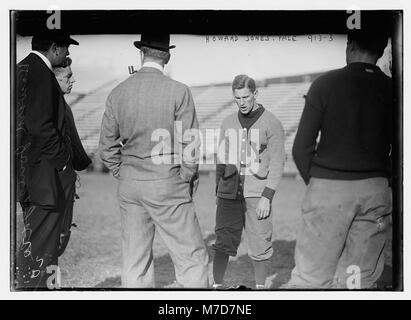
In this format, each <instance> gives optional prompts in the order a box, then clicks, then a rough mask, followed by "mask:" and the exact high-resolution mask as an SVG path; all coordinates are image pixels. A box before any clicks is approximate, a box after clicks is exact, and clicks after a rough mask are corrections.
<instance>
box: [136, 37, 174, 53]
mask: <svg viewBox="0 0 411 320" xmlns="http://www.w3.org/2000/svg"><path fill="white" fill-rule="evenodd" d="M134 46H135V47H136V48H138V49H141V47H149V48H153V49H157V50H161V51H166V52H169V50H170V49H173V48H175V47H176V46H170V35H169V34H142V35H141V40H140V41H134Z"/></svg>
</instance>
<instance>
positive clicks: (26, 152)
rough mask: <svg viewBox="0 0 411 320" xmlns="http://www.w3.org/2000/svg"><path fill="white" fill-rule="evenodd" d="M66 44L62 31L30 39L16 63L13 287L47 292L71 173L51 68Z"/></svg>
mask: <svg viewBox="0 0 411 320" xmlns="http://www.w3.org/2000/svg"><path fill="white" fill-rule="evenodd" d="M70 44H74V45H78V42H77V41H75V40H73V39H71V38H70V36H69V35H67V34H65V33H63V32H62V31H61V30H53V31H47V32H43V33H41V34H38V35H35V36H34V37H33V39H32V50H33V51H32V52H31V53H30V54H29V55H28V56H27V57H26V58H24V59H23V60H22V61H21V62H20V63H18V65H17V70H16V75H17V97H16V98H17V99H16V101H17V106H16V108H17V109H16V117H17V118H16V146H17V150H16V154H15V155H16V181H17V183H16V184H17V200H18V201H19V202H20V205H21V207H22V210H23V220H24V231H23V239H22V242H21V246H20V247H19V248H18V250H17V254H16V270H15V271H16V288H17V289H21V288H30V289H39V288H46V287H49V288H51V287H53V286H52V285H53V284H52V283H50V280H49V281H47V279H48V278H49V277H50V276H51V275H53V274H55V273H56V272H58V269H57V264H58V253H59V248H60V247H61V244H60V234H61V226H62V221H63V216H64V215H63V212H64V207H65V204H66V196H65V192H64V188H65V186H67V185H70V184H73V183H74V182H75V180H76V173H75V172H74V170H73V158H72V154H73V153H72V149H71V144H70V138H69V132H70V129H69V124H68V121H67V116H66V108H67V106H66V103H65V101H64V97H63V95H62V92H61V90H60V89H59V85H58V83H57V80H56V78H55V76H54V73H53V71H52V68H53V67H57V66H61V65H64V63H65V62H66V58H67V56H68V55H69V51H68V48H69V46H70ZM51 279H52V277H51Z"/></svg>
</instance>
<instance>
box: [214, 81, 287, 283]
mask: <svg viewBox="0 0 411 320" xmlns="http://www.w3.org/2000/svg"><path fill="white" fill-rule="evenodd" d="M232 90H233V96H234V100H235V102H236V103H237V106H238V108H239V111H238V112H236V113H234V114H231V115H230V116H228V117H227V118H225V119H224V121H223V123H222V125H221V134H220V143H219V146H220V149H219V160H221V163H218V164H217V168H216V183H217V186H216V192H217V213H216V227H215V232H216V236H217V239H216V242H215V244H214V250H215V255H214V261H213V275H214V288H215V289H220V288H224V285H223V277H224V273H225V271H226V268H227V264H228V259H229V256H235V255H236V254H237V248H238V245H239V244H240V240H241V233H242V230H243V228H244V233H245V237H246V238H247V244H248V255H249V256H250V258H251V260H252V262H253V266H254V273H255V282H256V289H265V288H266V286H265V282H266V277H267V268H268V263H269V259H270V257H271V255H272V254H273V248H272V243H271V237H272V231H273V225H272V219H271V217H270V215H271V202H272V199H273V197H274V193H275V190H276V188H277V186H278V184H279V182H280V179H281V177H282V174H283V168H284V159H285V152H284V130H283V127H282V125H281V122H280V121H279V120H278V119H277V118H276V117H275V116H274V115H273V114H272V113H271V112H269V111H268V110H266V109H265V108H264V107H263V106H262V105H261V104H258V103H257V101H256V97H257V93H258V91H257V89H256V85H255V81H254V80H253V79H252V78H250V77H248V76H247V75H238V76H236V77H235V78H234V81H233V84H232Z"/></svg>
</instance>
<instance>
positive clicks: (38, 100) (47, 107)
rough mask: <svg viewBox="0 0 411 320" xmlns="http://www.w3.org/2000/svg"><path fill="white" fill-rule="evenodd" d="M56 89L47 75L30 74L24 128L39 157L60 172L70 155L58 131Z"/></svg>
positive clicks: (34, 72) (35, 71)
mask: <svg viewBox="0 0 411 320" xmlns="http://www.w3.org/2000/svg"><path fill="white" fill-rule="evenodd" d="M33 68H35V67H33ZM55 86H56V84H55V83H54V82H53V78H52V77H51V76H50V75H48V74H47V73H44V72H41V71H38V70H36V69H34V70H32V72H30V77H29V80H28V83H27V105H28V108H27V109H26V115H25V125H26V127H27V130H28V133H29V134H30V135H31V136H32V141H33V142H34V143H35V144H36V145H37V146H39V147H40V149H41V154H42V157H43V158H45V159H47V160H48V161H49V162H50V164H51V165H52V166H53V167H54V168H56V169H57V170H61V169H62V168H63V167H64V166H65V165H66V164H67V163H68V162H69V160H70V153H69V150H67V148H66V146H65V144H64V140H63V137H62V135H61V134H60V133H59V130H58V128H57V120H56V118H57V111H58V106H57V105H56V103H57V102H56V101H57V94H58V90H57V88H56V87H55Z"/></svg>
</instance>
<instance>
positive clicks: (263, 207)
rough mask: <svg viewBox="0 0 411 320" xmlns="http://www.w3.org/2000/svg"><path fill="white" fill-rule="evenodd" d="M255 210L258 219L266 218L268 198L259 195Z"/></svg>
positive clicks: (267, 214)
mask: <svg viewBox="0 0 411 320" xmlns="http://www.w3.org/2000/svg"><path fill="white" fill-rule="evenodd" d="M256 212H257V218H258V219H259V220H261V219H266V218H268V217H269V216H270V200H268V199H267V198H266V197H261V198H260V201H259V202H258V205H257V209H256Z"/></svg>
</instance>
